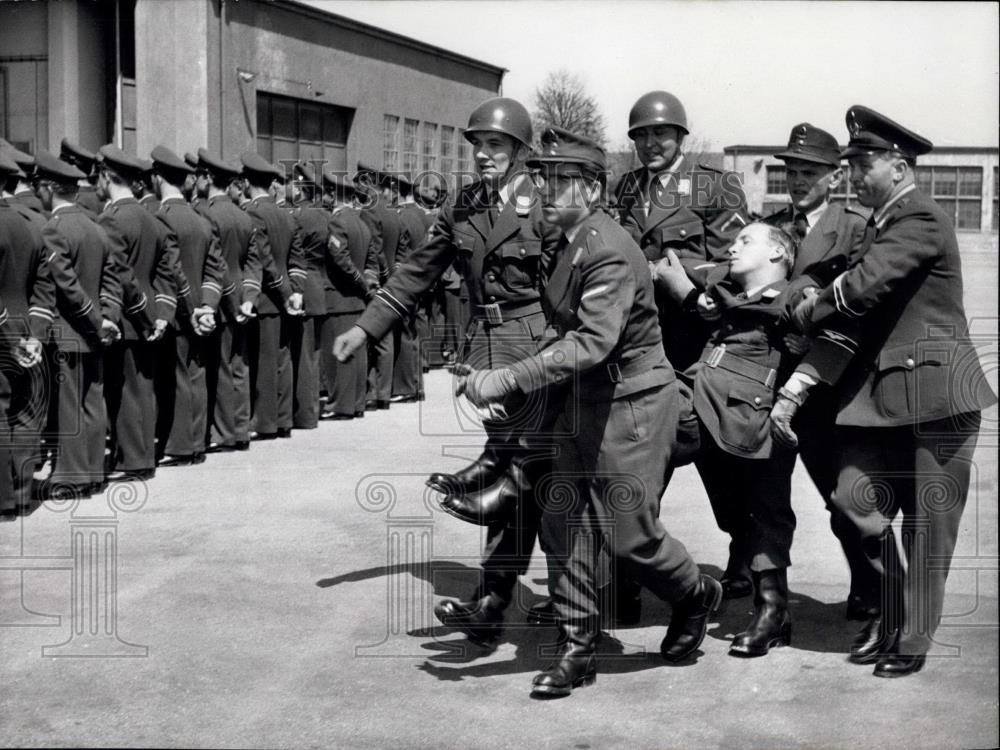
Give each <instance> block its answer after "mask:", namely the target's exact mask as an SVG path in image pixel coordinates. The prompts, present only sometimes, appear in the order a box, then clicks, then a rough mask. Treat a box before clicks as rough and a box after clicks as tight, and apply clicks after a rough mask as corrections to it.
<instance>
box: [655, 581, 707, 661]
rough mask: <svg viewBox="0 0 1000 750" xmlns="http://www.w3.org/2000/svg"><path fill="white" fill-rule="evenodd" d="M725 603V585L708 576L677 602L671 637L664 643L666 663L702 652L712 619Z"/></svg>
mask: <svg viewBox="0 0 1000 750" xmlns="http://www.w3.org/2000/svg"><path fill="white" fill-rule="evenodd" d="M721 603H722V584H720V583H719V582H718V581H716V580H715V579H714V578H712V577H711V576H707V575H705V574H704V573H703V574H702V575H701V576H699V577H698V583H697V584H695V587H694V589H692V590H691V593H689V594H688V595H687V596H685V597H684V598H683V599H681V600H680V601H679V602H674V604H673V612H672V613H671V615H670V625H669V626H668V627H667V635H666V636H665V637H664V639H663V642H662V643H660V654H661V655H662V656H663V658H664V659H665V660H666V661H669V662H677V661H682V660H684V659H686V658H687V657H689V656H690V655H691V654H693V653H694V652H695V651H697V650H698V647H699V646H700V645H701V642H702V641H703V640H705V633H706V632H707V630H708V618H709V616H710V615H711V614H712V613H713V612H715V611H716V610H717V609H718V608H719V605H720V604H721Z"/></svg>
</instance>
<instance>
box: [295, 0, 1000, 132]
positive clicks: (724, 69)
mask: <svg viewBox="0 0 1000 750" xmlns="http://www.w3.org/2000/svg"><path fill="white" fill-rule="evenodd" d="M303 1H304V2H306V3H307V4H309V5H313V6H316V7H319V8H322V9H324V10H328V11H331V12H333V13H338V14H340V15H343V16H347V17H349V18H353V19H356V20H358V21H363V22H364V23H368V24H372V25H374V26H379V27H381V28H384V29H387V30H389V31H394V32H396V33H399V34H403V35H405V36H408V37H411V38H413V39H419V40H421V41H424V42H428V43H430V44H434V45H436V46H438V47H444V48H446V49H449V50H452V51H454V52H458V53H461V54H463V55H467V56H469V57H474V58H476V59H479V60H483V61H485V62H488V63H492V64H494V65H497V66H500V67H504V68H507V69H508V71H509V72H508V73H507V74H506V76H505V78H504V86H503V93H504V95H505V96H511V97H514V98H515V99H518V100H520V101H521V102H523V103H524V104H525V105H526V106H528V108H529V109H530V108H531V100H532V97H533V95H534V92H535V89H536V87H537V86H539V84H541V83H542V81H543V80H544V79H545V76H546V75H547V74H548V73H549V72H551V71H555V70H559V69H565V70H568V71H569V72H571V73H575V74H577V75H578V76H580V78H581V79H582V80H583V82H584V84H585V86H586V87H587V90H588V91H589V93H590V94H591V95H592V96H593V97H594V98H595V99H596V101H597V103H598V105H599V106H600V108H601V111H602V113H603V114H604V116H605V119H606V121H607V125H608V130H607V135H608V141H609V143H611V144H625V143H626V142H627V136H626V131H627V130H628V112H629V109H630V108H631V106H632V104H633V103H634V102H635V100H636V99H638V98H639V97H640V96H641V95H642V94H644V93H646V92H647V91H651V90H654V89H663V90H666V91H670V92H671V93H673V94H675V95H677V96H678V97H679V98H680V99H681V101H682V102H683V103H684V106H685V109H686V110H687V114H688V124H689V128H690V130H691V133H692V136H694V137H697V138H699V139H700V140H702V141H703V142H707V145H708V147H709V148H710V149H713V150H721V148H722V147H723V146H728V145H734V144H766V145H776V144H781V143H784V142H786V141H787V140H788V133H789V131H790V130H791V128H792V126H794V125H795V124H797V123H799V122H803V121H808V122H811V123H812V124H813V125H816V126H818V127H821V128H823V129H825V130H828V131H830V132H831V133H833V135H835V136H836V137H837V139H838V140H841V141H845V140H846V137H847V132H846V128H845V126H844V113H845V111H846V110H847V108H848V107H850V106H851V105H853V104H864V105H866V106H869V107H871V108H873V109H876V110H878V111H880V112H882V113H883V114H885V115H887V116H889V117H891V118H893V119H894V120H896V121H897V122H900V123H902V124H903V125H905V126H907V127H909V128H911V129H912V130H915V131H917V132H919V133H920V134H922V135H924V136H926V137H928V138H930V139H931V140H932V141H933V142H934V143H935V144H936V145H952V146H954V145H961V146H997V145H998V141H1000V134H998V131H1000V115H998V111H1000V31H998V29H1000V5H998V4H996V3H986V2H982V3H958V2H928V3H923V2H917V3H910V2H799V1H796V0H789V1H784V2H763V1H756V0H614V1H613V2H612V1H610V0H547V1H543V0H503V1H497V0H448V1H441V0H422V1H420V2H417V1H416V0H408V1H400V0H382V1H380V2H373V1H370V0H369V1H365V0H303Z"/></svg>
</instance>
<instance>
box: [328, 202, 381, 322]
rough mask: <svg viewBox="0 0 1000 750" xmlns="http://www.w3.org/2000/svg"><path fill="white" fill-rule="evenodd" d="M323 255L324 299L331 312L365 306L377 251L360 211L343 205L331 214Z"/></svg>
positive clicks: (339, 312) (376, 267)
mask: <svg viewBox="0 0 1000 750" xmlns="http://www.w3.org/2000/svg"><path fill="white" fill-rule="evenodd" d="M325 249H326V253H325V254H324V261H323V262H324V285H323V288H324V295H325V298H324V301H325V305H326V312H327V313H330V314H332V315H342V314H344V313H356V312H361V311H362V310H364V309H365V300H366V299H367V297H368V286H367V284H366V283H365V271H367V272H368V275H372V274H375V273H377V272H378V266H379V262H378V251H377V249H376V247H375V245H374V243H372V241H371V233H370V232H369V230H368V227H367V225H366V224H365V222H364V220H363V219H362V218H361V212H360V211H357V210H355V209H353V208H349V207H345V208H341V209H338V210H337V211H335V212H334V213H333V216H332V217H331V219H330V222H329V224H328V225H327V242H326V245H325Z"/></svg>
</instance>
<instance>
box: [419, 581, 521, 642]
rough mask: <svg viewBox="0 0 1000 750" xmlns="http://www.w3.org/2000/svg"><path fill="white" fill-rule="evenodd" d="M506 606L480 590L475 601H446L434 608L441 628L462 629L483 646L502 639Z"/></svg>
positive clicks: (474, 598) (474, 596)
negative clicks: (445, 626) (443, 626)
mask: <svg viewBox="0 0 1000 750" xmlns="http://www.w3.org/2000/svg"><path fill="white" fill-rule="evenodd" d="M506 605H507V603H506V602H503V601H501V600H500V598H499V597H497V596H495V595H493V594H486V595H481V591H477V592H476V593H475V594H474V595H473V598H472V599H469V600H468V601H460V600H458V599H444V600H442V601H440V602H438V603H437V604H435V605H434V616H435V617H437V618H438V620H439V621H440V622H441V624H442V625H447V626H448V627H449V628H455V630H460V631H462V632H463V633H465V635H466V636H468V638H469V640H470V641H472V642H473V643H476V644H478V645H480V646H491V645H493V644H494V643H496V641H497V640H498V639H499V638H500V633H501V630H502V629H503V611H504V608H505V607H506Z"/></svg>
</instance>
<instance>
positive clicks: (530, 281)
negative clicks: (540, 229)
mask: <svg viewBox="0 0 1000 750" xmlns="http://www.w3.org/2000/svg"><path fill="white" fill-rule="evenodd" d="M497 252H498V254H499V256H500V262H501V263H502V265H503V278H504V281H506V282H507V284H508V285H509V286H511V287H513V288H524V287H535V286H536V285H537V283H536V282H537V281H538V277H539V272H540V267H539V266H540V261H541V257H542V242H541V240H539V239H521V238H517V239H513V240H511V241H509V242H505V243H504V244H503V245H501V246H500V248H499V250H498V251H497Z"/></svg>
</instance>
